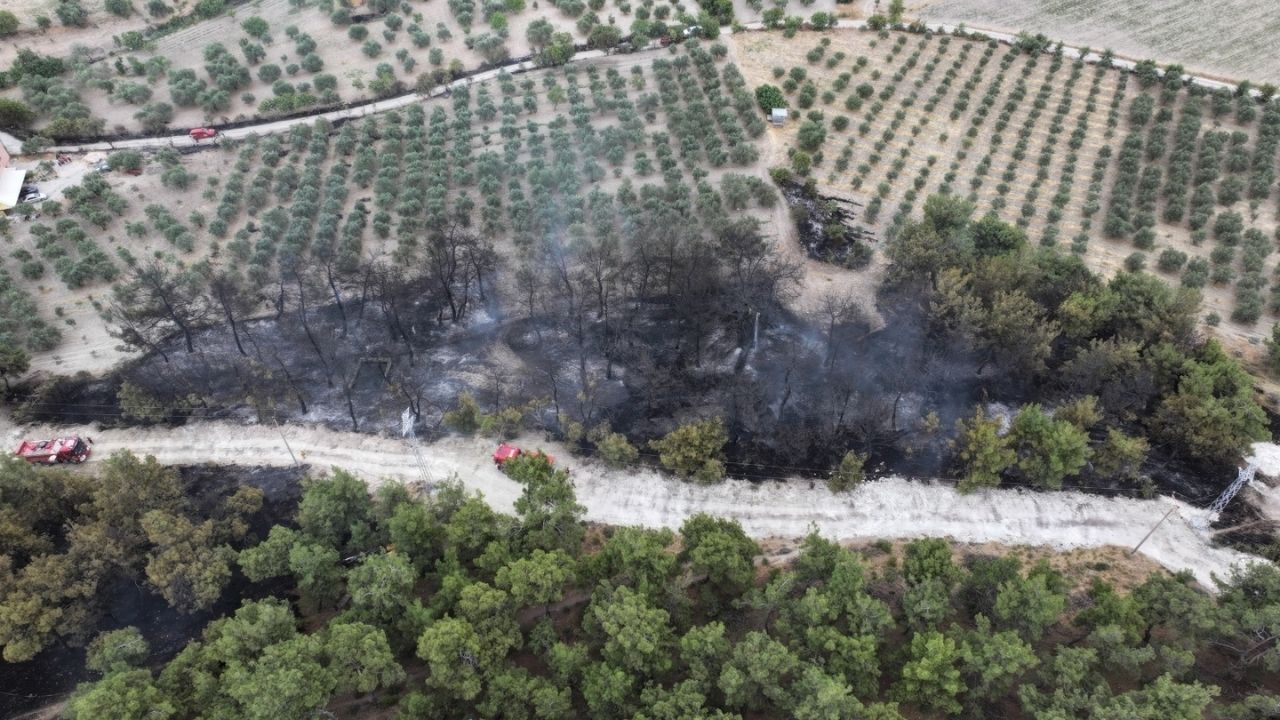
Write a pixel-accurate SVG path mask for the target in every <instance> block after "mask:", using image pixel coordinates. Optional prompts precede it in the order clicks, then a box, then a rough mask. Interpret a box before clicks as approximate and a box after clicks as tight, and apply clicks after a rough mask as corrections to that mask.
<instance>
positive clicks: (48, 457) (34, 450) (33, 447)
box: [15, 435, 93, 465]
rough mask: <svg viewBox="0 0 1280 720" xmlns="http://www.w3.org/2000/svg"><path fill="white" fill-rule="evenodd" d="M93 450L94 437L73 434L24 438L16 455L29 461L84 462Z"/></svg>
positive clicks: (51, 463)
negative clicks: (41, 438)
mask: <svg viewBox="0 0 1280 720" xmlns="http://www.w3.org/2000/svg"><path fill="white" fill-rule="evenodd" d="M92 451H93V438H90V437H83V438H82V437H80V436H79V435H71V436H69V437H60V438H54V439H52V440H23V441H22V444H21V445H19V446H18V449H17V451H16V453H15V454H16V455H17V456H18V457H20V458H22V459H23V460H26V461H27V462H29V463H33V464H34V463H40V464H44V465H56V464H59V463H76V464H79V463H82V462H84V461H85V460H88V459H89V453H90V452H92Z"/></svg>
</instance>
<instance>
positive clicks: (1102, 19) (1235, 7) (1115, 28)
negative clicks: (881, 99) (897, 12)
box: [907, 0, 1280, 83]
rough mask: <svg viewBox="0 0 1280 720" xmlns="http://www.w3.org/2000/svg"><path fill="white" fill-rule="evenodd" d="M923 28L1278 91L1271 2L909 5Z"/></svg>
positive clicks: (1075, 0)
mask: <svg viewBox="0 0 1280 720" xmlns="http://www.w3.org/2000/svg"><path fill="white" fill-rule="evenodd" d="M907 13H908V15H910V16H912V17H920V18H922V19H924V20H926V21H929V22H946V23H957V24H958V23H967V24H969V25H970V26H973V27H981V28H989V29H992V30H1001V31H1005V32H1014V33H1016V32H1020V31H1023V30H1026V31H1029V32H1032V33H1044V34H1045V35H1048V36H1049V37H1051V38H1054V39H1055V40H1058V39H1060V40H1063V41H1064V42H1067V43H1068V44H1071V45H1076V46H1084V45H1087V46H1090V47H1094V48H1099V49H1100V48H1111V49H1112V50H1114V51H1116V52H1117V53H1119V54H1121V55H1124V56H1127V57H1132V58H1134V59H1139V60H1141V59H1144V58H1152V59H1155V60H1157V61H1158V62H1161V63H1180V64H1182V65H1185V66H1186V67H1187V68H1188V69H1191V70H1195V71H1200V72H1203V73H1205V74H1209V75H1215V76H1219V77H1222V78H1225V79H1231V80H1238V79H1246V78H1247V79H1250V80H1253V81H1254V82H1258V83H1263V82H1271V83H1280V55H1277V54H1276V53H1275V52H1274V44H1275V38H1276V35H1277V34H1280V12H1277V11H1276V5H1275V3H1274V2H1272V1H1271V0H1219V1H1218V2H1214V3H1204V2H1186V1H1185V0H1144V1H1143V2H1128V1H1126V0H924V1H921V0H915V1H914V2H908V3H907Z"/></svg>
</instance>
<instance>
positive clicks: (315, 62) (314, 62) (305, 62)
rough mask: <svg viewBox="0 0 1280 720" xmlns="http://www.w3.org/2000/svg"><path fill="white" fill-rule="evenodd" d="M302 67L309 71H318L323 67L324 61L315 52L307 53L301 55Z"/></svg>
mask: <svg viewBox="0 0 1280 720" xmlns="http://www.w3.org/2000/svg"><path fill="white" fill-rule="evenodd" d="M302 69H303V70H306V71H307V72H309V73H316V72H320V71H321V70H323V69H324V61H323V60H321V59H320V56H319V55H317V54H315V53H307V54H306V55H303V56H302Z"/></svg>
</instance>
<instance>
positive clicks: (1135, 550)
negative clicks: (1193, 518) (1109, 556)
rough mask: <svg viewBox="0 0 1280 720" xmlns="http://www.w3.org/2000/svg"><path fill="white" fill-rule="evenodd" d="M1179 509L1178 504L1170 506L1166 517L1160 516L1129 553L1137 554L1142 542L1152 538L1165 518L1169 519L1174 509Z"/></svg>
mask: <svg viewBox="0 0 1280 720" xmlns="http://www.w3.org/2000/svg"><path fill="white" fill-rule="evenodd" d="M1177 509H1178V506H1177V505H1174V506H1173V507H1171V508H1169V512H1167V513H1165V514H1164V517H1162V518H1160V521H1159V522H1157V523H1156V524H1155V525H1153V526H1152V527H1151V529H1150V530H1148V531H1147V534H1146V535H1143V536H1142V539H1141V540H1139V541H1138V544H1137V545H1134V546H1133V549H1132V550H1130V551H1129V554H1130V555H1134V554H1136V553H1137V552H1138V548H1140V547H1142V544H1143V543H1145V542H1146V541H1147V539H1148V538H1150V537H1151V536H1152V534H1154V533H1155V531H1156V528H1158V527H1160V526H1161V525H1163V524H1164V521H1165V520H1168V519H1169V516H1170V515H1172V514H1173V511H1175V510H1177Z"/></svg>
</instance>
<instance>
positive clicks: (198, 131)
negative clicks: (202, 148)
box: [188, 128, 218, 140]
mask: <svg viewBox="0 0 1280 720" xmlns="http://www.w3.org/2000/svg"><path fill="white" fill-rule="evenodd" d="M188 134H189V135H190V136H191V139H192V140H208V139H209V138H211V137H217V135H218V131H217V130H214V129H213V128H192V129H191V132H190V133H188Z"/></svg>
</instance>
